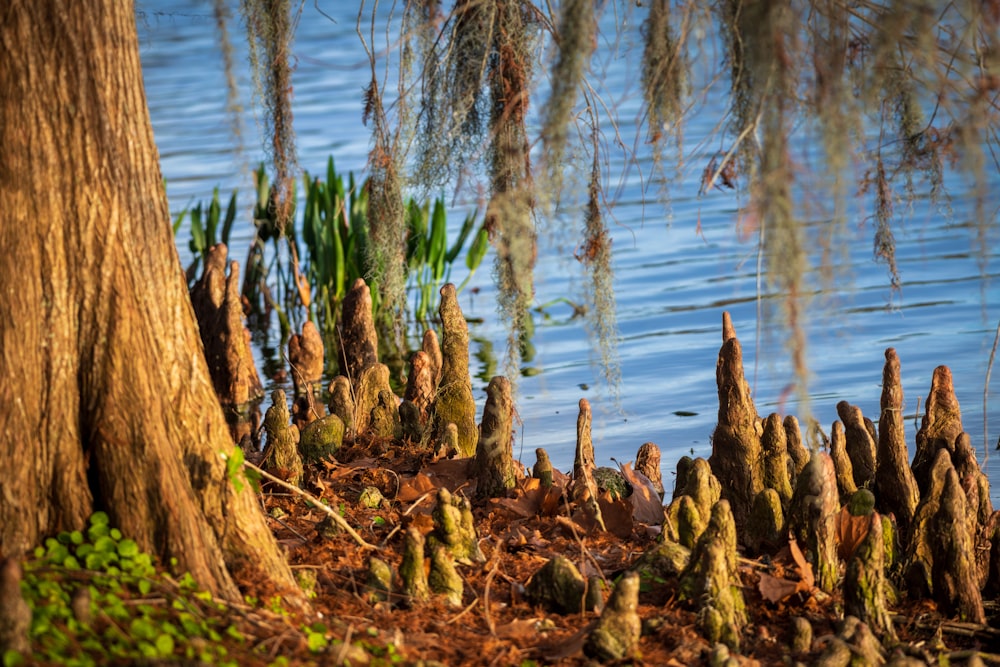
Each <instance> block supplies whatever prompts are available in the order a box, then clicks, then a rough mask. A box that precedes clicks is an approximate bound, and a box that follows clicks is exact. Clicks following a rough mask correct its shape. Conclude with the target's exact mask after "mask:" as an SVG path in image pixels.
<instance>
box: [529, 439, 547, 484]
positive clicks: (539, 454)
mask: <svg viewBox="0 0 1000 667" xmlns="http://www.w3.org/2000/svg"><path fill="white" fill-rule="evenodd" d="M531 476H532V477H534V478H535V479H537V480H538V481H539V482H540V483H541V485H542V486H543V487H545V488H548V487H550V486H552V461H551V460H549V454H548V452H546V451H545V450H544V449H542V448H541V447H539V448H538V449H536V450H535V465H533V466H532V467H531Z"/></svg>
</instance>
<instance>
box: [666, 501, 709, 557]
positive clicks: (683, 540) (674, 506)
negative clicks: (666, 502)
mask: <svg viewBox="0 0 1000 667" xmlns="http://www.w3.org/2000/svg"><path fill="white" fill-rule="evenodd" d="M708 516H709V513H707V512H706V513H705V514H702V512H701V510H699V509H698V505H697V504H696V503H695V501H694V499H693V498H692V497H691V496H681V497H679V498H677V499H676V500H674V502H672V503H670V509H669V511H668V514H667V517H668V519H669V526H670V529H671V534H670V537H671V538H672V539H675V540H677V542H678V543H679V544H681V545H683V546H684V547H687V548H688V549H693V548H694V545H695V544H696V543H697V542H698V538H699V537H701V534H702V533H703V532H705V528H706V527H707V526H708Z"/></svg>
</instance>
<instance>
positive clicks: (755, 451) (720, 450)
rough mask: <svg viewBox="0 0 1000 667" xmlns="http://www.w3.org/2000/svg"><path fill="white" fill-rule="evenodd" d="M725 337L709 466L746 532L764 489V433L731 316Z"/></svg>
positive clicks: (725, 317)
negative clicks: (754, 502) (752, 507)
mask: <svg viewBox="0 0 1000 667" xmlns="http://www.w3.org/2000/svg"><path fill="white" fill-rule="evenodd" d="M727 323H728V326H727ZM727 332H728V333H727ZM730 334H731V335H730ZM723 335H724V336H725V335H730V337H729V338H726V340H725V342H724V343H723V344H722V348H721V349H720V350H719V359H718V363H717V364H716V367H715V377H716V384H717V386H718V389H719V418H718V423H717V425H716V427H715V431H714V432H713V433H712V455H711V457H709V459H708V462H709V463H710V464H711V466H712V472H713V473H715V476H716V477H718V479H719V482H720V483H721V484H722V497H723V498H726V499H727V500H729V502H730V505H731V506H732V510H733V518H734V520H735V521H736V526H737V528H738V529H742V527H743V526H744V525H745V524H746V521H747V517H748V516H749V513H750V506H751V505H752V504H753V499H754V496H756V495H757V494H758V493H760V492H761V490H763V488H764V484H763V469H762V468H763V454H762V450H761V445H760V435H761V431H760V425H759V419H758V417H757V409H756V408H755V407H754V404H753V398H752V397H751V395H750V385H748V384H747V381H746V379H745V378H744V376H743V348H742V347H741V346H740V341H739V340H738V339H737V338H736V336H735V333H733V332H732V323H731V322H730V321H729V315H728V313H723Z"/></svg>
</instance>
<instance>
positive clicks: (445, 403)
mask: <svg viewBox="0 0 1000 667" xmlns="http://www.w3.org/2000/svg"><path fill="white" fill-rule="evenodd" d="M438 312H439V313H440V315H441V326H442V330H443V331H442V338H443V340H442V344H441V348H442V349H441V382H440V383H439V385H438V389H437V395H436V396H435V397H434V403H433V407H432V408H431V417H430V422H431V429H430V436H431V438H432V439H434V440H440V439H441V437H442V436H443V433H444V429H445V428H447V425H448V424H449V423H452V424H455V426H456V428H457V431H458V454H459V456H474V455H475V453H476V443H477V441H478V440H479V429H478V428H477V427H476V401H475V399H474V398H473V396H472V380H471V378H470V376H469V327H468V324H467V323H466V321H465V316H464V315H462V309H461V308H459V305H458V297H457V296H456V294H455V286H454V285H452V284H451V283H448V284H446V285H445V286H444V287H442V288H441V305H440V307H439V309H438Z"/></svg>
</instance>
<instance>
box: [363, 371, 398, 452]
mask: <svg viewBox="0 0 1000 667" xmlns="http://www.w3.org/2000/svg"><path fill="white" fill-rule="evenodd" d="M353 386H354V428H355V432H356V433H357V434H358V435H361V434H364V433H366V432H367V431H368V430H369V427H370V426H371V424H372V413H373V411H374V410H375V409H376V408H377V407H378V405H379V396H380V395H381V393H382V392H383V391H387V392H389V394H392V387H391V386H390V385H389V367H388V366H386V365H385V364H379V363H374V364H372V365H370V366H368V367H366V368H365V369H364V370H362V371H361V374H360V375H359V376H358V378H357V379H355V380H354V384H353ZM396 409H397V410H398V406H396ZM398 419H399V416H398V414H397V416H396V420H397V421H398Z"/></svg>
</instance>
